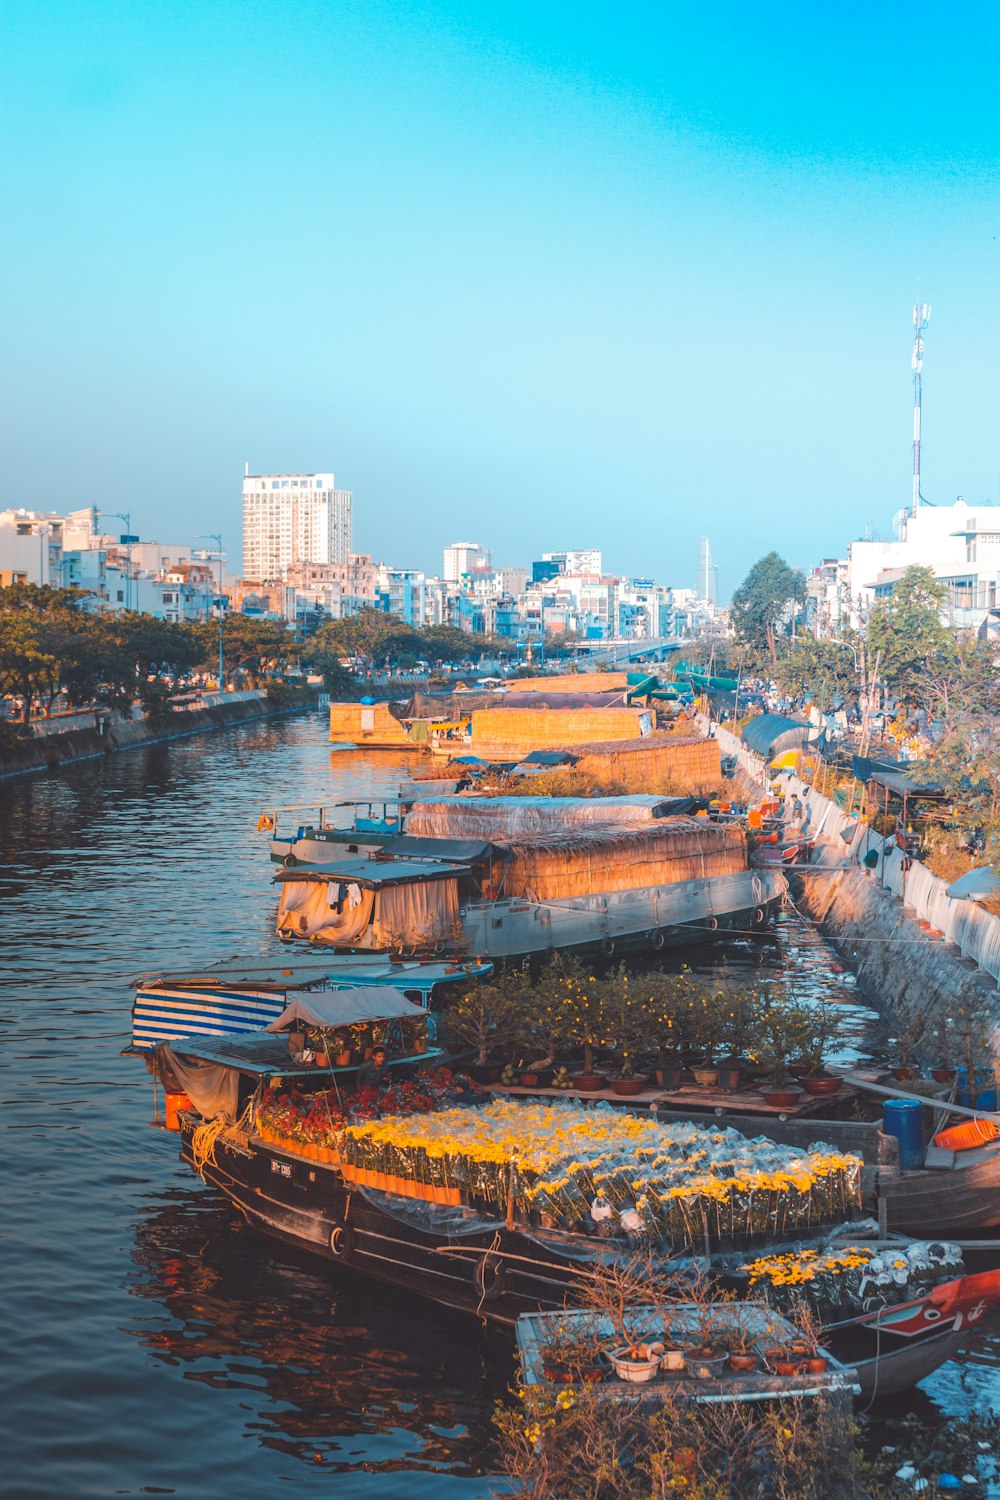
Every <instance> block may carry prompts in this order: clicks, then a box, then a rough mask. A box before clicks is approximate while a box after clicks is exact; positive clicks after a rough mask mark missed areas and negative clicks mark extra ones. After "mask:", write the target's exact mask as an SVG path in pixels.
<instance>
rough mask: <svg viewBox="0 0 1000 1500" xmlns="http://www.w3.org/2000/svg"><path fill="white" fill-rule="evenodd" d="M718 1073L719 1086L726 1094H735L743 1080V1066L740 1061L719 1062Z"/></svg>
mask: <svg viewBox="0 0 1000 1500" xmlns="http://www.w3.org/2000/svg"><path fill="white" fill-rule="evenodd" d="M717 1072H718V1074H719V1087H720V1089H722V1091H723V1092H724V1093H726V1094H735V1093H736V1091H737V1089H738V1088H739V1086H740V1084H741V1083H742V1082H743V1066H742V1064H741V1063H720V1064H719V1066H718V1069H717Z"/></svg>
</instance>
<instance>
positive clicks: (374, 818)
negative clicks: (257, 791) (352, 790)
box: [257, 797, 409, 866]
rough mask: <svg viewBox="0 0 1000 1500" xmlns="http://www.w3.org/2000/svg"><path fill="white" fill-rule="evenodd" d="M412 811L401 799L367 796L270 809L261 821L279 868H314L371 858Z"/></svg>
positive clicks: (260, 829) (259, 826)
mask: <svg viewBox="0 0 1000 1500" xmlns="http://www.w3.org/2000/svg"><path fill="white" fill-rule="evenodd" d="M408 806H409V802H408V801H404V800H403V799H402V798H400V797H383V798H379V797H371V798H368V797H363V798H359V799H355V800H352V801H348V802H335V803H334V804H333V805H332V806H327V805H325V804H320V803H306V804H295V805H293V806H289V807H268V808H265V809H264V811H263V812H262V813H261V815H260V818H259V819H258V822H257V831H258V833H267V834H269V835H270V838H269V839H268V850H269V853H270V856H271V859H272V861H273V862H274V863H275V864H277V865H281V864H286V865H289V866H291V865H295V864H312V863H315V862H317V861H319V862H322V861H323V860H327V859H336V858H337V857H338V856H339V855H341V854H372V853H374V852H375V850H376V849H381V848H382V846H383V844H387V843H388V842H389V841H390V840H391V839H394V838H398V837H399V835H400V833H402V831H403V814H404V811H405V809H406V808H407V807H408Z"/></svg>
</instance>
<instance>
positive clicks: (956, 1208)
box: [879, 1141, 1000, 1239]
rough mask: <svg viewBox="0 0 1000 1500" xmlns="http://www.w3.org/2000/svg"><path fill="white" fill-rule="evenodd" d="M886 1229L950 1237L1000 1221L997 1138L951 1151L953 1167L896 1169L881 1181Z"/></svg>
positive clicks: (999, 1143) (999, 1149) (999, 1222)
mask: <svg viewBox="0 0 1000 1500" xmlns="http://www.w3.org/2000/svg"><path fill="white" fill-rule="evenodd" d="M879 1196H880V1197H881V1198H882V1199H883V1200H884V1202H885V1207H886V1216H887V1220H886V1221H887V1223H888V1226H889V1228H890V1229H894V1230H897V1231H899V1232H900V1233H903V1234H913V1235H919V1236H920V1237H921V1238H922V1239H926V1238H927V1237H928V1236H930V1237H932V1238H933V1237H935V1236H953V1235H956V1234H962V1233H965V1232H968V1231H976V1230H980V1229H994V1228H996V1227H997V1226H998V1225H1000V1141H995V1142H991V1143H990V1144H988V1145H986V1146H981V1147H978V1148H976V1149H974V1150H971V1151H957V1152H955V1161H954V1164H953V1165H952V1166H949V1167H941V1168H934V1169H927V1168H923V1169H921V1170H918V1171H912V1172H900V1173H899V1175H898V1176H893V1177H889V1178H885V1179H883V1180H882V1181H881V1182H880V1184H879Z"/></svg>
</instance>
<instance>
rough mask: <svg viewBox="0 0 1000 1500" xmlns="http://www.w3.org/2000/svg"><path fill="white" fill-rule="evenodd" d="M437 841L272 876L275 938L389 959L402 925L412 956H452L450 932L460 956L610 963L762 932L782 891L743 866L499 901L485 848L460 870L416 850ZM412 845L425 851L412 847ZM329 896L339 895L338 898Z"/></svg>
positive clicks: (771, 875) (768, 875)
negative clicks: (434, 951)
mask: <svg viewBox="0 0 1000 1500" xmlns="http://www.w3.org/2000/svg"><path fill="white" fill-rule="evenodd" d="M442 842H452V841H440V840H437V841H435V840H430V839H419V840H413V841H408V840H404V839H400V840H398V841H397V845H404V844H407V845H408V847H407V848H406V849H402V850H400V852H399V854H398V855H397V853H396V852H395V850H394V851H393V852H392V854H391V855H390V854H388V852H387V851H386V850H384V849H383V850H382V851H380V852H379V854H378V855H376V856H375V857H373V858H371V859H364V858H362V857H360V856H356V857H352V858H350V859H341V860H339V861H334V862H331V863H329V864H323V865H317V866H313V867H312V868H295V869H286V870H282V871H281V872H280V874H278V875H277V876H276V877H275V879H276V881H277V882H278V884H279V885H280V887H281V898H280V902H279V910H278V917H277V935H278V938H279V939H280V940H281V941H282V942H287V943H295V942H308V943H311V944H314V945H316V946H325V947H328V948H331V949H332V950H334V951H336V952H354V953H358V952H363V953H388V952H390V951H393V950H394V948H395V947H396V945H398V944H399V942H400V930H401V924H402V937H403V946H405V947H406V948H407V949H409V950H411V951H420V950H421V948H424V949H426V948H428V947H429V948H434V947H437V948H438V949H440V950H442V951H447V950H448V948H449V947H450V946H451V945H452V944H453V943H454V941H455V932H456V929H457V930H458V931H459V932H460V935H461V947H462V949H463V950H464V951H465V952H467V953H473V954H475V955H477V956H478V957H480V958H485V959H489V960H493V961H495V960H498V959H506V960H510V959H524V958H542V957H544V956H545V955H547V954H549V953H552V952H554V951H556V950H559V951H561V952H574V953H578V954H581V955H588V956H593V957H602V958H612V957H614V956H616V955H617V956H619V957H621V956H622V955H624V954H626V953H635V952H640V953H641V952H646V953H649V952H652V953H659V952H661V951H662V950H663V949H665V948H669V947H686V946H689V945H691V944H694V943H700V942H710V941H713V939H714V937H715V935H716V934H719V935H720V936H724V935H725V934H726V933H727V932H754V931H759V930H761V929H762V928H764V927H766V926H767V924H768V922H769V921H770V920H771V918H772V917H773V915H774V913H775V912H776V911H777V909H778V908H779V906H780V904H781V899H782V896H783V894H784V891H785V884H784V880H783V877H782V876H781V875H780V873H779V872H777V871H763V870H748V869H738V870H735V871H732V872H731V873H726V874H719V875H709V876H707V877H702V878H694V879H685V880H678V881H674V882H670V883H662V884H655V885H652V884H651V885H648V886H637V887H634V888H630V889H625V890H609V891H599V892H594V893H593V894H584V895H568V896H564V897H562V898H560V899H549V898H547V897H546V898H544V899H533V898H532V897H530V896H525V895H505V894H504V893H503V892H504V874H503V864H502V862H498V861H496V860H495V859H494V858H493V857H492V853H493V851H492V850H491V846H490V845H489V844H488V843H484V842H482V841H480V845H479V848H478V850H477V849H475V848H472V849H467V851H466V861H465V862H464V863H459V862H457V861H456V860H455V859H454V858H453V859H452V860H451V861H446V860H445V859H444V858H443V857H442V854H443V851H439V850H428V849H427V848H426V847H423V846H427V845H429V844H431V843H439V844H440V843H442ZM468 842H469V841H464V843H465V844H468ZM413 843H416V844H417V845H419V846H421V847H418V848H417V849H413V848H412V844H413ZM455 852H456V854H457V853H458V851H455ZM352 888H353V889H354V891H355V892H356V893H357V896H356V899H355V904H354V905H353V906H351V907H349V908H347V909H345V903H344V898H343V895H342V894H341V893H342V892H343V891H345V890H346V891H350V890H351V889H352ZM331 892H336V893H338V894H337V895H336V896H335V898H334V899H331V897H330V894H329V893H331ZM413 914H415V916H416V918H418V919H419V920H416V921H414V920H413Z"/></svg>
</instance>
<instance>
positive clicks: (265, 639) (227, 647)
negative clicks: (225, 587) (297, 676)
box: [195, 614, 318, 686]
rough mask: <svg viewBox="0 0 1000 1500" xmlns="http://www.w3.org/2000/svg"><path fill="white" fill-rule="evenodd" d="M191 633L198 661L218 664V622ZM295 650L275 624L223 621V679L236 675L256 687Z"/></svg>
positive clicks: (241, 618) (237, 618)
mask: <svg viewBox="0 0 1000 1500" xmlns="http://www.w3.org/2000/svg"><path fill="white" fill-rule="evenodd" d="M195 629H196V630H197V633H198V639H199V642H200V661H202V662H203V663H205V665H206V666H209V667H211V666H215V665H216V664H217V662H218V660H219V625H218V621H212V620H209V621H206V623H205V624H203V625H198V626H196V627H195ZM314 639H318V637H314ZM298 649H299V648H298V647H297V645H296V643H295V640H294V639H293V637H292V636H291V634H290V633H289V631H287V630H286V629H285V627H284V625H282V624H280V622H279V621H277V620H261V619H256V618H255V617H254V616H253V615H242V614H232V615H227V616H226V618H225V620H224V621H223V628H222V663H223V668H224V670H225V673H226V676H227V678H228V677H229V676H231V675H232V674H233V673H235V672H240V673H242V674H243V675H244V676H245V677H246V678H248V680H249V681H250V682H251V684H253V685H254V686H258V685H259V684H260V683H261V682H262V681H263V680H264V679H265V678H266V677H267V676H269V675H270V674H272V673H274V672H276V671H280V670H281V669H282V668H283V667H285V666H286V665H287V664H288V662H289V661H291V660H292V659H293V658H295V657H296V656H297V655H298ZM220 686H221V684H220Z"/></svg>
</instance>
